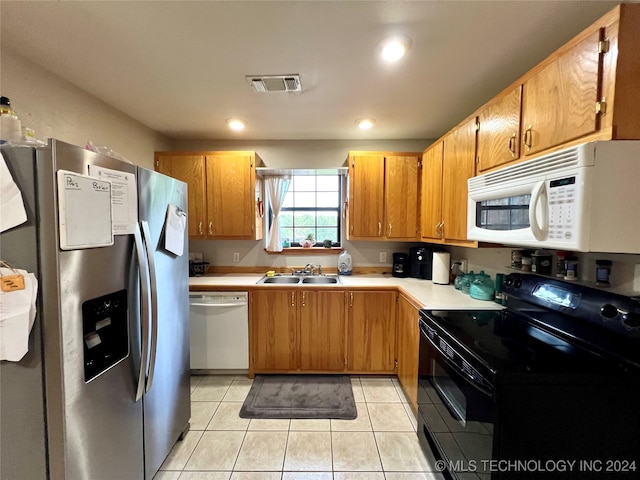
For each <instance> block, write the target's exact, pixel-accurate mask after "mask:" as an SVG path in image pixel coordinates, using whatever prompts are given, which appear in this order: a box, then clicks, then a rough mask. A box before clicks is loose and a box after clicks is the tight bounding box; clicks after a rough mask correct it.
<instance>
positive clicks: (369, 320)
mask: <svg viewBox="0 0 640 480" xmlns="http://www.w3.org/2000/svg"><path fill="white" fill-rule="evenodd" d="M348 295H349V328H348V345H349V349H348V352H347V368H348V370H349V371H351V372H363V373H393V371H394V359H395V345H396V341H395V333H396V322H395V320H396V318H395V310H396V309H395V306H396V295H397V294H396V293H395V292H388V291H367V292H365V291H352V292H349V294H348Z"/></svg>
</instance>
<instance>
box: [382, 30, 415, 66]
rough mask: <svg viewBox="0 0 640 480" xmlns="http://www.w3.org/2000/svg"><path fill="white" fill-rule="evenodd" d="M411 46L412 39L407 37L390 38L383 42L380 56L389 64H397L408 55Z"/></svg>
mask: <svg viewBox="0 0 640 480" xmlns="http://www.w3.org/2000/svg"><path fill="white" fill-rule="evenodd" d="M410 46H411V39H410V38H409V37H407V36H406V35H396V36H394V37H389V38H386V39H385V40H384V41H383V42H382V49H381V50H380V56H381V57H382V59H383V60H386V61H387V62H397V61H398V60H400V59H401V58H402V57H404V54H405V53H407V50H409V47H410Z"/></svg>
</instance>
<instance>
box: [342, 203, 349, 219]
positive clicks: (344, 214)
mask: <svg viewBox="0 0 640 480" xmlns="http://www.w3.org/2000/svg"><path fill="white" fill-rule="evenodd" d="M347 208H349V203H348V202H344V203H343V204H342V218H347Z"/></svg>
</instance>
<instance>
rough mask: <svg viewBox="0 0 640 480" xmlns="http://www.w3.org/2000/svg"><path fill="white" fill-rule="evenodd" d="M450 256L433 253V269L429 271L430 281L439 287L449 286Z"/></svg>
mask: <svg viewBox="0 0 640 480" xmlns="http://www.w3.org/2000/svg"><path fill="white" fill-rule="evenodd" d="M450 260H451V255H450V254H449V252H433V263H432V265H433V267H432V271H431V281H432V282H433V283H437V284H439V285H448V284H449V269H450V266H449V262H450Z"/></svg>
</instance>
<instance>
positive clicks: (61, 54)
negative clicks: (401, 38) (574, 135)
mask: <svg viewBox="0 0 640 480" xmlns="http://www.w3.org/2000/svg"><path fill="white" fill-rule="evenodd" d="M616 3H617V2H615V1H613V2H612V1H564V0H562V1H546V0H545V1H540V0H537V1H536V0H533V1H532V0H529V1H445V0H440V1H281V2H270V1H226V2H220V1H177V2H172V1H151V2H148V1H146V2H145V1H143V2H132V1H122V2H104V1H89V2H7V1H2V5H1V16H0V21H1V27H2V28H1V30H2V48H9V49H11V50H13V51H15V52H17V53H18V54H20V55H23V56H24V57H26V58H28V59H30V60H31V61H33V62H35V63H36V64H39V65H41V66H42V67H44V68H45V69H47V70H50V71H52V72H54V73H56V74H57V75H59V76H60V77H63V78H65V79H67V80H68V81H70V82H71V83H73V84H75V85H77V86H79V87H80V88H82V89H84V90H86V91H88V92H90V93H91V94H93V95H94V96H96V97H98V98H100V99H102V100H103V101H105V102H106V103H108V104H110V105H112V106H114V107H116V108H118V109H120V110H122V111H124V112H126V113H127V114H129V115H130V116H131V117H133V118H135V119H137V120H139V121H140V122H142V123H143V124H145V125H147V126H149V127H150V128H152V129H153V130H156V131H158V132H160V133H162V134H164V135H166V136H167V137H169V138H174V139H199V140H207V139H233V138H243V139H253V140H267V139H269V140H276V139H279V140H282V139H287V140H301V139H428V138H437V137H439V136H440V135H442V134H443V133H445V132H446V131H447V130H449V129H450V128H451V127H452V126H454V125H455V124H456V123H457V122H458V121H460V120H462V119H463V118H464V117H465V116H467V115H468V114H470V113H471V112H472V111H473V110H475V109H476V108H477V107H479V106H480V105H482V104H483V103H485V102H486V101H487V100H489V99H490V98H491V97H492V96H494V95H495V94H496V93H498V92H499V91H501V90H502V89H503V88H504V87H506V86H507V85H508V84H509V83H511V82H512V81H514V80H515V79H516V78H517V77H519V76H520V75H522V74H523V73H525V72H526V71H527V70H528V69H530V68H531V67H532V66H534V65H535V64H536V63H537V62H538V61H540V60H541V59H543V58H544V57H545V56H547V55H548V54H549V53H551V52H552V51H553V50H555V49H556V48H557V47H559V46H561V45H562V44H563V43H564V42H566V41H567V40H569V39H570V38H571V37H573V36H574V35H575V34H576V33H578V32H579V31H580V30H582V29H583V28H584V27H586V26H588V25H590V24H591V23H593V21H595V20H596V19H597V18H598V17H600V16H601V15H602V14H603V13H605V12H606V11H608V10H609V9H611V8H612V7H613V6H614V5H615V4H616ZM393 33H403V34H406V35H408V36H409V37H410V38H411V39H412V47H411V49H410V50H409V52H408V55H407V56H406V57H405V58H404V59H403V60H402V61H400V62H398V63H396V64H391V65H389V64H387V65H385V64H383V63H382V61H381V60H379V58H378V57H377V56H376V48H377V47H378V45H379V42H380V41H381V40H382V39H383V38H384V37H385V36H387V35H389V34H393ZM291 73H299V74H300V77H301V82H302V92H300V93H270V94H260V93H256V92H254V91H253V89H252V88H251V86H250V85H249V83H248V82H247V81H246V80H245V76H246V75H256V74H257V75H261V74H291ZM362 116H371V117H374V118H375V119H376V124H375V126H374V128H373V129H371V130H369V131H366V132H362V131H360V130H358V129H357V128H356V126H355V124H354V121H355V119H356V118H358V117H362ZM229 117H241V118H243V119H245V120H246V121H247V122H248V128H247V129H246V130H245V131H244V132H243V133H241V134H238V133H234V132H230V131H229V130H228V129H227V128H226V125H225V119H227V118H229Z"/></svg>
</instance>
